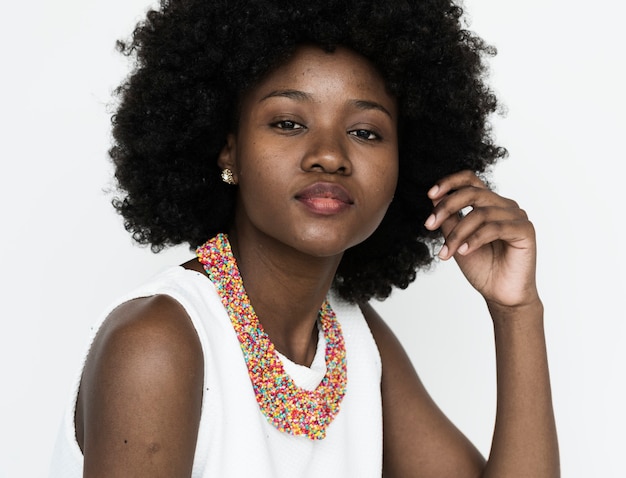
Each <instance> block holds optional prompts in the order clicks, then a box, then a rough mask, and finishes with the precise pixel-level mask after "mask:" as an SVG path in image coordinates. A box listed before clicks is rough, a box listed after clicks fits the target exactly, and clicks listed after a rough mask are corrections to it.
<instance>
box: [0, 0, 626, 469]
mask: <svg viewBox="0 0 626 478" xmlns="http://www.w3.org/2000/svg"><path fill="white" fill-rule="evenodd" d="M148 6H149V2H147V1H145V0H132V1H131V0H108V1H106V2H105V1H102V0H98V1H94V0H80V1H79V0H58V1H55V2H50V1H44V0H31V1H29V2H11V3H10V5H9V2H8V1H7V0H3V8H2V14H1V17H0V40H1V41H0V45H2V46H1V48H2V56H1V59H0V61H1V64H2V73H1V74H0V83H1V88H0V108H1V109H0V121H1V125H0V126H1V127H0V139H1V141H0V146H1V150H0V151H1V153H0V154H1V155H2V169H1V172H0V174H1V177H2V187H1V188H0V195H1V200H0V205H1V207H2V214H1V218H2V235H1V241H2V242H1V245H2V247H1V248H0V254H1V258H0V266H1V269H0V270H1V274H2V275H1V278H2V284H1V286H2V287H1V289H0V290H1V294H2V295H1V297H2V301H1V303H0V304H1V312H0V313H1V318H2V329H1V332H0V380H1V383H2V394H0V477H3V478H4V477H11V478H13V477H26V478H30V477H39V476H45V475H46V471H47V466H48V461H49V457H50V454H51V451H52V446H53V441H54V439H55V436H56V432H57V427H58V424H59V420H60V419H61V415H62V412H63V409H64V408H65V406H66V404H67V400H68V393H69V390H70V388H71V385H72V383H73V381H74V380H75V379H76V376H77V373H78V367H79V365H80V363H79V362H80V355H81V353H82V352H83V350H84V349H85V347H86V345H87V343H86V341H87V338H88V335H89V331H90V326H91V324H92V323H93V322H94V321H95V320H96V319H97V318H98V316H99V314H100V312H101V311H102V309H103V308H104V307H105V306H106V305H107V304H108V303H109V302H110V301H112V300H113V299H114V298H115V297H117V296H119V295H120V294H122V293H125V292H127V291H129V290H130V289H131V288H133V287H134V286H136V285H138V284H140V283H141V282H143V281H144V280H146V279H147V278H149V277H150V276H152V275H153V274H155V273H156V272H158V271H159V270H161V269H162V268H164V267H166V266H167V265H171V264H178V263H181V262H183V261H185V260H186V259H188V258H189V257H191V255H190V252H189V251H188V250H187V248H185V247H181V248H176V249H172V250H169V251H167V252H164V253H161V254H159V255H156V256H155V255H153V254H152V253H151V252H150V251H149V250H148V249H146V248H141V247H138V246H136V245H134V244H133V243H132V242H131V239H130V237H129V235H128V234H127V233H126V232H125V231H124V229H123V227H122V221H121V218H120V217H119V216H117V215H116V214H115V213H114V211H113V209H112V207H111V206H110V199H111V195H110V194H109V193H107V192H106V191H107V189H109V188H110V186H111V179H110V178H111V165H110V163H109V161H108V157H107V149H108V147H109V144H110V132H109V121H110V113H111V107H110V104H111V102H112V100H111V91H112V89H113V88H114V87H115V86H116V85H117V84H118V83H119V81H120V80H121V79H122V78H123V77H124V76H125V74H126V72H127V67H128V64H127V61H126V60H125V59H124V58H123V57H121V55H119V54H118V53H116V51H115V49H114V42H115V40H116V39H118V38H125V37H127V35H128V34H129V33H130V31H131V29H132V27H133V25H134V23H135V22H136V21H137V20H138V19H140V18H141V17H142V15H143V14H144V12H145V11H146V9H147V8H148ZM465 8H466V11H467V20H468V23H469V26H468V28H469V29H471V30H474V31H476V32H478V33H479V34H480V35H481V36H483V37H484V38H485V39H486V40H487V41H488V42H489V43H491V44H493V45H495V46H496V47H497V48H498V51H499V54H498V56H497V57H496V58H495V59H493V60H492V61H491V80H490V84H491V85H492V87H493V89H494V90H495V92H496V93H497V94H498V95H499V96H500V98H501V101H502V103H503V104H504V105H506V107H507V110H508V113H507V116H506V118H504V119H503V118H494V120H493V125H494V128H495V133H496V138H497V140H498V141H499V143H500V144H503V145H504V146H506V147H507V148H508V149H509V152H510V157H509V158H508V159H506V160H504V161H502V162H501V163H500V164H499V165H498V166H496V168H495V173H494V180H495V183H496V185H497V190H498V192H500V193H501V194H502V195H505V196H509V197H512V198H515V199H516V200H517V201H518V202H519V203H520V204H521V206H522V207H523V208H524V209H526V211H527V212H528V213H529V215H530V217H531V218H532V220H533V222H534V224H535V226H536V229H537V234H538V243H539V271H538V274H539V277H538V280H539V286H540V291H541V294H542V297H543V300H544V302H545V306H546V333H547V340H548V348H549V357H550V366H551V374H552V382H553V395H554V405H555V409H556V418H557V424H558V430H559V436H560V446H561V457H562V469H563V476H564V477H580V478H583V477H584V478H588V477H605V478H606V477H624V476H626V471H625V469H626V466H625V465H624V464H623V460H622V457H623V454H624V449H625V446H626V439H625V438H624V429H625V428H626V420H625V418H626V413H625V411H624V408H625V406H626V392H625V388H626V387H625V383H624V382H625V381H626V372H625V370H624V369H625V365H626V345H625V344H624V342H625V340H626V333H625V330H626V326H625V325H624V315H625V314H624V297H625V296H626V287H625V286H626V281H625V279H624V271H625V270H626V260H625V252H624V248H625V247H624V243H623V242H622V241H623V240H624V232H625V228H624V215H625V210H624V200H623V192H622V191H624V186H623V182H624V171H623V163H624V160H625V159H626V155H625V154H624V146H623V140H624V136H625V134H626V124H625V121H624V111H625V110H626V98H625V94H624V85H626V76H625V73H624V68H625V54H624V49H625V47H626V45H625V42H624V36H623V33H622V30H623V16H624V14H625V13H626V9H625V7H624V6H623V3H622V2H619V1H617V0H612V1H611V0H599V1H597V2H595V3H593V6H592V4H591V3H590V2H582V1H577V0H574V1H573V2H572V1H565V0H527V1H525V2H502V1H497V0H467V2H466V4H465ZM375 306H377V308H378V309H379V311H380V312H381V313H382V314H383V316H384V317H386V318H387V320H388V321H389V323H390V324H391V326H392V327H393V328H394V330H395V331H396V332H397V333H398V335H399V337H400V338H401V340H402V342H403V343H404V344H405V346H406V348H407V349H408V351H409V353H410V356H411V357H412V359H413V361H414V364H415V366H416V367H417V369H418V371H419V373H420V375H421V377H422V379H423V381H424V382H425V384H426V386H427V387H428V389H429V390H430V392H431V394H432V395H433V396H434V398H435V400H436V401H437V402H438V403H439V404H440V406H441V407H442V408H443V410H444V411H445V412H446V413H447V414H448V415H449V416H450V418H451V419H452V420H453V421H454V422H455V423H456V424H457V425H458V426H459V427H460V428H461V429H462V430H463V431H464V432H465V433H466V434H467V435H468V436H469V437H470V438H471V439H472V440H473V441H474V443H476V445H477V446H478V447H479V448H480V450H481V451H482V452H483V453H485V454H487V453H488V451H489V444H490V440H491V432H492V427H493V421H494V414H495V366H494V346H493V338H492V328H491V324H490V319H489V317H488V315H487V311H486V308H485V306H484V304H483V302H482V299H481V298H480V297H479V296H478V294H477V293H476V292H474V291H473V290H472V289H471V288H470V287H469V286H468V285H467V284H466V283H465V281H464V279H463V278H462V277H461V274H460V273H459V272H458V270H457V268H456V265H455V264H454V262H449V263H438V264H437V265H436V266H435V267H434V268H433V270H432V271H430V272H428V273H424V274H421V275H420V276H419V277H418V279H417V280H416V281H415V283H414V284H412V285H411V286H410V287H409V288H408V289H407V290H406V291H398V292H395V293H394V294H393V295H392V297H391V298H390V299H389V300H387V301H386V302H384V303H381V304H375Z"/></svg>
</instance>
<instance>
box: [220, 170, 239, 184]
mask: <svg viewBox="0 0 626 478" xmlns="http://www.w3.org/2000/svg"><path fill="white" fill-rule="evenodd" d="M222 181H224V182H225V183H226V184H231V185H234V184H237V183H236V182H235V178H234V177H233V172H232V171H231V170H230V169H228V168H226V169H222Z"/></svg>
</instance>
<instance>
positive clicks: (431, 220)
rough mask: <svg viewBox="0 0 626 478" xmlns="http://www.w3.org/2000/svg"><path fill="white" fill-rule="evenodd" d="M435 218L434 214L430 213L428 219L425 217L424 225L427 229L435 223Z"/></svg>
mask: <svg viewBox="0 0 626 478" xmlns="http://www.w3.org/2000/svg"><path fill="white" fill-rule="evenodd" d="M436 220H437V218H436V217H435V215H434V214H431V215H430V216H428V219H426V222H425V223H424V226H426V227H427V228H428V229H432V227H433V226H434V225H435V221H436Z"/></svg>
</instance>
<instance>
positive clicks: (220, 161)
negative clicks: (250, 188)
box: [217, 133, 237, 182]
mask: <svg viewBox="0 0 626 478" xmlns="http://www.w3.org/2000/svg"><path fill="white" fill-rule="evenodd" d="M217 165H218V166H219V168H220V169H222V170H224V169H230V170H231V171H232V173H233V178H234V180H235V182H237V139H236V137H235V135H234V134H233V133H229V134H228V136H226V144H225V145H224V147H223V148H222V150H221V151H220V154H219V156H218V157H217Z"/></svg>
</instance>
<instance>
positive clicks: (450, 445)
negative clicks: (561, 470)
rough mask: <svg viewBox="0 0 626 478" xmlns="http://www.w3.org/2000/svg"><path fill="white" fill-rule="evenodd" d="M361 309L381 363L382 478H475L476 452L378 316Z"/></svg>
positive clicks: (478, 465) (368, 307) (479, 466)
mask: <svg viewBox="0 0 626 478" xmlns="http://www.w3.org/2000/svg"><path fill="white" fill-rule="evenodd" d="M360 307H361V310H362V312H363V316H364V317H365V320H366V321H367V324H368V325H369V327H370V330H371V332H372V335H373V336H374V340H375V341H376V345H377V346H378V349H379V352H380V356H381V360H382V383H381V393H382V402H383V423H384V425H383V427H384V430H385V433H384V440H383V452H384V460H383V461H384V468H385V470H384V471H385V474H384V476H385V477H396V476H399V477H403V476H414V477H421V476H440V477H455V478H460V477H465V476H468V477H469V476H477V475H478V474H479V471H480V469H482V465H483V463H484V460H483V458H482V456H481V455H480V453H478V451H477V450H476V449H475V448H474V446H473V445H472V444H471V443H470V442H469V441H468V440H467V438H466V437H465V436H464V435H463V434H462V433H461V432H460V431H459V430H458V429H457V428H456V427H455V426H454V425H453V424H452V423H451V422H450V420H448V418H447V417H446V416H445V415H444V414H443V412H442V411H441V410H440V409H439V407H437V405H436V404H435V402H434V401H433V400H432V398H431V397H430V395H429V394H428V392H427V391H426V388H425V387H424V385H423V384H422V382H421V380H420V378H419V376H418V374H417V372H416V371H415V369H414V367H413V364H412V363H411V360H410V358H409V357H408V355H407V353H406V352H405V350H404V348H403V346H402V344H401V342H400V341H399V340H398V338H397V337H396V335H395V334H394V333H393V331H392V330H391V328H390V327H389V326H388V325H387V324H386V323H385V321H384V320H383V319H382V317H381V316H380V315H379V314H378V313H377V312H376V311H375V310H374V308H373V307H372V306H371V305H370V304H361V305H360Z"/></svg>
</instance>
